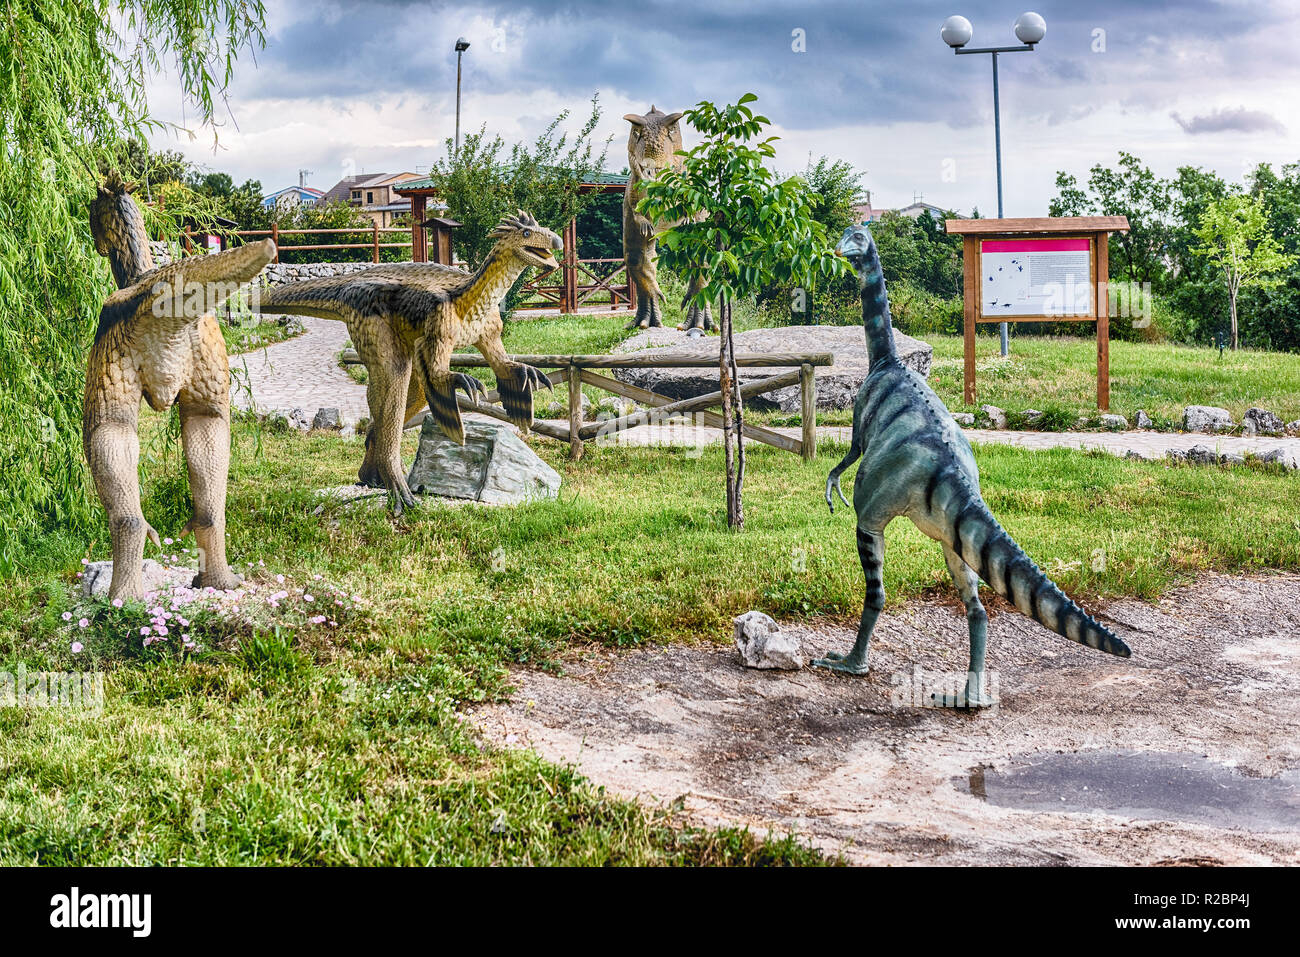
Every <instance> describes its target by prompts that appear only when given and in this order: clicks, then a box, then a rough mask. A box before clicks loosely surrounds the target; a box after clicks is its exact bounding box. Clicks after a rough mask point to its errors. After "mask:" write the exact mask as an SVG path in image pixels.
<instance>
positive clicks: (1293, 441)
mask: <svg viewBox="0 0 1300 957" xmlns="http://www.w3.org/2000/svg"><path fill="white" fill-rule="evenodd" d="M302 324H303V326H304V327H305V328H306V330H307V331H306V332H305V333H303V334H302V335H300V336H298V337H297V338H294V339H290V340H288V341H287V342H279V343H276V344H274V345H271V346H267V347H266V348H265V349H259V350H258V351H256V352H248V353H244V354H243V355H239V356H232V357H231V359H230V364H231V370H232V373H233V374H235V375H237V376H238V375H239V373H240V371H241V370H242V369H243V368H244V366H245V364H246V365H247V369H248V385H249V387H250V388H251V391H252V396H251V401H250V396H249V394H248V390H245V389H243V388H241V387H240V386H239V385H236V387H235V389H234V390H233V399H234V402H235V404H236V405H238V406H239V407H240V408H249V407H250V405H251V407H252V408H254V409H255V410H256V411H258V412H262V413H268V412H281V413H283V414H285V415H288V414H289V413H290V412H292V411H293V410H294V409H301V410H302V411H303V412H304V413H306V416H307V418H308V419H309V420H310V419H311V417H312V416H314V415H315V414H316V410H317V409H320V408H328V407H334V408H337V409H338V410H339V413H340V415H341V417H342V420H343V423H344V425H345V426H351V425H353V424H354V423H355V422H356V421H357V420H358V419H360V418H363V417H365V416H366V415H367V414H368V413H367V409H366V387H365V386H363V385H358V384H357V383H356V382H354V381H352V379H351V378H350V377H349V376H348V374H347V373H346V372H344V371H343V370H342V369H340V368H339V365H338V354H339V352H341V351H342V349H343V344H344V343H345V342H346V341H347V339H348V330H347V326H345V325H344V324H343V323H341V322H335V321H334V320H332V319H312V318H309V317H302ZM475 418H478V417H477V416H476V417H475ZM773 431H776V432H782V433H784V434H786V435H790V436H794V437H798V436H799V435H800V430H799V429H797V428H794V429H790V428H778V429H774V430H773ZM817 435H818V437H819V438H821V439H829V440H838V441H840V442H844V443H847V442H848V441H849V437H850V436H849V429H848V427H847V426H822V427H820V428H819V429H818V430H817ZM966 437H967V438H969V439H970V440H971V441H972V442H998V443H1002V444H1004V445H1017V446H1020V447H1022V448H1029V449H1048V448H1057V447H1065V448H1075V449H1077V448H1085V449H1102V450H1104V451H1107V452H1111V453H1113V454H1115V455H1124V454H1126V453H1127V452H1129V451H1133V452H1136V453H1137V454H1139V455H1141V456H1143V457H1144V458H1163V457H1164V455H1165V453H1166V452H1167V451H1168V450H1170V449H1180V450H1183V451H1186V450H1187V449H1190V448H1191V447H1192V446H1194V445H1204V446H1206V447H1207V448H1210V449H1212V450H1214V451H1216V452H1219V453H1236V454H1238V455H1242V454H1245V453H1246V452H1252V453H1254V454H1256V455H1262V454H1264V453H1266V452H1271V451H1273V450H1274V449H1285V450H1286V451H1287V452H1289V453H1290V454H1291V456H1292V459H1293V460H1294V461H1298V462H1300V438H1288V437H1269V436H1249V437H1247V436H1236V435H1223V436H1219V435H1202V434H1199V433H1183V432H1142V431H1131V432H1013V431H1009V430H1004V429H966ZM617 441H618V443H619V444H620V445H631V446H647V445H664V444H672V445H703V444H710V443H717V442H721V441H722V433H721V432H719V431H718V430H716V429H710V428H705V427H703V426H691V425H670V426H669V425H666V426H656V427H643V428H639V429H633V430H631V431H629V432H622V433H619V434H618V436H617Z"/></svg>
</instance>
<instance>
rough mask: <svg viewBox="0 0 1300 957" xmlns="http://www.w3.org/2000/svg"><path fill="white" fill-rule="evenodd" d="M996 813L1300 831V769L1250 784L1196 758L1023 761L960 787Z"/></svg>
mask: <svg viewBox="0 0 1300 957" xmlns="http://www.w3.org/2000/svg"><path fill="white" fill-rule="evenodd" d="M963 783H964V784H966V785H967V786H968V787H969V789H970V793H971V794H974V795H975V796H976V797H978V798H980V799H982V800H985V801H988V802H989V803H990V804H996V805H998V806H1000V807H1011V808H1018V809H1021V810H1027V811H1105V812H1109V813H1114V814H1123V815H1126V816H1128V817H1134V818H1143V819H1148V820H1157V821H1170V820H1173V821H1192V822H1195V823H1199V824H1210V825H1213V826H1215V827H1226V828H1242V829H1245V830H1250V831H1270V830H1300V771H1286V772H1283V773H1282V774H1279V775H1277V776H1275V777H1272V778H1252V777H1248V776H1247V775H1245V774H1242V773H1241V772H1239V771H1237V770H1235V769H1234V768H1230V767H1227V766H1225V765H1222V764H1216V763H1214V762H1213V761H1208V760H1206V759H1205V758H1203V757H1200V756H1199V755H1194V754H1178V753H1171V752H1165V751H1091V752H1084V753H1079V754H1047V755H1034V756H1026V757H1025V758H1023V759H1021V760H1019V761H1016V762H1014V763H1012V764H1010V765H1009V766H1008V767H1007V768H1006V769H1005V770H1001V771H998V770H994V769H992V768H987V769H986V768H976V769H974V770H973V771H971V775H970V780H969V781H968V782H963Z"/></svg>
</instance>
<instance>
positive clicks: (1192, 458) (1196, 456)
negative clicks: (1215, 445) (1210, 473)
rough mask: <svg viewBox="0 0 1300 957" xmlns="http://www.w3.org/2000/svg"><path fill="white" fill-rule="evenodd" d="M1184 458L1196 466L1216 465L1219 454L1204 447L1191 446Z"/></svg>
mask: <svg viewBox="0 0 1300 957" xmlns="http://www.w3.org/2000/svg"><path fill="white" fill-rule="evenodd" d="M1186 458H1187V461H1189V462H1195V463H1196V464H1197V465H1216V464H1218V461H1219V453H1217V452H1215V451H1214V449H1211V448H1207V447H1206V446H1204V445H1193V446H1192V447H1191V448H1190V449H1188V450H1187V454H1186Z"/></svg>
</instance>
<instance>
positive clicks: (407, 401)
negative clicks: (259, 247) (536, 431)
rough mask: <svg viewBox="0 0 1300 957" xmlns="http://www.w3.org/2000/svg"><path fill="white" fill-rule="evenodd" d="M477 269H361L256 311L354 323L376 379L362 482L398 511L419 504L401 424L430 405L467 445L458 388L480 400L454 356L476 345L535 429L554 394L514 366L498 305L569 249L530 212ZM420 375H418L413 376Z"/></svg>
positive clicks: (512, 223) (370, 389) (280, 290)
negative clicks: (538, 400) (536, 395)
mask: <svg viewBox="0 0 1300 957" xmlns="http://www.w3.org/2000/svg"><path fill="white" fill-rule="evenodd" d="M491 236H492V237H493V238H494V239H496V243H495V244H494V245H493V247H492V249H491V251H490V252H489V253H488V255H487V258H486V259H484V261H483V264H482V265H481V266H479V268H478V270H477V271H476V272H474V273H472V274H471V273H468V272H466V271H465V270H463V269H457V268H455V267H453V266H446V265H441V264H439V263H392V264H388V265H380V266H372V267H370V268H369V269H362V270H360V271H358V272H354V273H347V274H345V275H341V276H331V277H327V278H322V279H306V280H303V281H301V282H294V283H286V284H285V285H283V286H278V287H276V288H275V289H273V290H271V292H270V293H269V294H267V295H265V296H263V297H262V298H261V301H260V303H259V304H258V308H259V309H261V311H262V312H267V313H287V314H291V315H300V316H315V317H317V318H320V319H336V320H338V321H339V322H344V323H347V327H348V333H349V335H350V336H351V338H352V344H353V346H354V347H355V348H356V350H357V355H358V356H359V357H360V359H361V362H362V364H363V365H365V367H366V371H367V373H368V374H369V379H368V382H367V385H366V402H367V404H368V405H369V406H370V427H369V429H368V430H367V431H366V453H365V457H364V458H363V459H362V462H361V470H360V472H359V473H358V476H357V478H358V481H359V482H360V483H361V484H362V485H369V486H371V487H372V488H386V489H388V491H389V493H390V494H391V495H392V496H393V508H394V511H395V512H396V513H397V514H401V512H402V509H403V507H404V506H407V505H414V504H415V497H414V496H413V495H412V494H411V490H410V488H408V487H407V484H406V473H405V471H404V470H403V468H402V449H401V444H402V427H403V426H404V425H405V424H406V423H407V421H409V420H410V419H411V417H412V416H414V415H415V414H416V413H417V412H419V411H420V409H422V408H423V407H424V404H425V402H428V404H429V414H430V415H432V416H433V419H434V421H435V422H437V424H438V425H439V427H440V428H441V429H442V431H443V432H444V433H445V434H446V435H447V437H448V438H450V439H451V440H452V441H454V442H457V443H459V444H461V445H463V444H464V443H465V428H464V425H463V424H462V423H461V418H460V409H459V407H458V405H457V403H456V390H457V389H461V390H463V391H464V392H465V394H466V395H467V396H469V397H470V399H477V398H478V397H479V396H480V395H482V394H483V386H482V384H481V383H480V382H479V380H478V379H476V378H474V377H473V376H470V375H465V374H463V373H453V372H452V371H451V354H452V352H453V351H455V350H456V349H460V348H463V347H465V346H471V345H472V346H477V347H478V350H479V352H481V353H483V356H484V358H486V359H487V361H488V365H489V366H491V367H492V371H493V372H494V373H495V374H496V378H497V391H498V393H499V394H500V396H501V406H502V408H503V409H504V411H505V413H506V415H507V416H508V417H509V420H510V422H511V424H513V425H515V426H517V427H519V428H520V429H523V430H525V431H527V430H528V428H529V426H531V425H532V424H533V391H534V389H536V388H550V386H551V382H550V380H549V379H547V377H546V376H545V374H543V373H542V372H541V371H540V370H538V369H534V368H533V367H532V366H527V365H523V364H522V363H519V362H513V361H511V359H510V357H509V356H508V355H507V354H506V348H505V345H504V344H503V343H502V341H501V332H502V329H503V328H504V323H503V321H502V318H501V309H500V306H501V300H502V298H503V297H504V296H505V294H506V292H507V291H508V290H509V289H510V287H511V286H512V285H514V282H515V280H516V279H518V278H519V274H520V273H521V272H523V271H524V270H525V269H527V268H528V267H529V266H536V267H537V268H539V269H543V270H549V269H554V268H555V267H556V266H557V265H558V263H557V262H556V260H555V257H554V256H553V255H552V251H553V250H558V249H563V248H564V243H563V241H562V240H561V239H560V237H559V236H557V235H556V234H555V233H553V232H551V231H550V230H549V229H547V228H546V227H544V226H539V225H538V224H537V220H535V219H533V217H531V216H529V215H528V214H527V213H525V212H524V211H523V210H519V211H518V212H517V213H516V214H515V215H513V216H506V217H505V218H504V219H502V220H501V222H500V223H499V224H498V225H497V227H496V229H494V230H493V231H492V233H491ZM413 369H414V371H415V373H416V374H415V375H414V376H412V374H411V373H412V370H413Z"/></svg>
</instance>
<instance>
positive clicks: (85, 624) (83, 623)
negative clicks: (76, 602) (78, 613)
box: [77, 618, 90, 628]
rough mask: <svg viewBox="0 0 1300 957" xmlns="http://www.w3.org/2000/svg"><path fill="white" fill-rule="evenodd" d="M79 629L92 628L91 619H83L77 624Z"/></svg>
mask: <svg viewBox="0 0 1300 957" xmlns="http://www.w3.org/2000/svg"><path fill="white" fill-rule="evenodd" d="M77 627H78V628H89V627H90V619H89V618H83V619H81V621H79V622H77Z"/></svg>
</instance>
